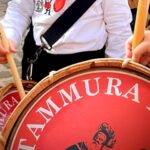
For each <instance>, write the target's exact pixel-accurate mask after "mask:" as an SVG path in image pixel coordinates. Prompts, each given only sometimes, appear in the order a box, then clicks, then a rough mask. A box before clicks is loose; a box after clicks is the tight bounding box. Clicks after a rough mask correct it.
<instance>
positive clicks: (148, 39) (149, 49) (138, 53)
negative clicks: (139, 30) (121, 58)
mask: <svg viewBox="0 0 150 150" xmlns="http://www.w3.org/2000/svg"><path fill="white" fill-rule="evenodd" d="M132 40H133V36H131V37H130V38H129V39H128V40H127V41H126V44H125V47H126V57H127V58H132V60H133V61H135V62H138V63H141V64H142V65H148V66H149V64H150V31H149V30H145V33H144V38H143V41H142V42H141V43H140V44H139V45H138V46H137V47H136V48H135V49H134V50H132Z"/></svg>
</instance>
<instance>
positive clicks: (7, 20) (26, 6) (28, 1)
mask: <svg viewBox="0 0 150 150" xmlns="http://www.w3.org/2000/svg"><path fill="white" fill-rule="evenodd" d="M33 10H34V0H11V1H10V2H9V3H8V7H7V11H6V14H5V16H4V19H3V20H2V24H3V26H4V30H5V33H6V36H7V38H9V39H11V40H13V41H14V42H15V44H16V46H19V45H20V43H21V41H22V37H23V35H24V33H25V31H26V29H27V27H28V26H29V24H30V22H31V19H30V18H31V16H32V14H33Z"/></svg>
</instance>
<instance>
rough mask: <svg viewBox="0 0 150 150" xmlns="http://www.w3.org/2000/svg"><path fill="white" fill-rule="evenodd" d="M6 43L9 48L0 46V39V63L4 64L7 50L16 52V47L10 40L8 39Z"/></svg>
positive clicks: (0, 43) (0, 44)
mask: <svg viewBox="0 0 150 150" xmlns="http://www.w3.org/2000/svg"><path fill="white" fill-rule="evenodd" d="M8 44H9V50H8V49H5V48H4V47H3V46H2V42H1V41H0V64H6V63H7V58H6V54H7V53H9V52H12V53H15V52H16V47H15V44H14V42H13V41H12V40H8Z"/></svg>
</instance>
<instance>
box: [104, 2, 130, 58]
mask: <svg viewBox="0 0 150 150" xmlns="http://www.w3.org/2000/svg"><path fill="white" fill-rule="evenodd" d="M103 9H104V20H105V23H106V30H107V34H108V38H107V43H106V52H105V54H106V56H105V57H109V58H110V57H111V58H123V57H124V56H125V42H126V40H127V39H128V38H129V37H130V36H131V34H132V31H131V27H130V23H131V20H132V14H131V11H130V8H129V5H128V1H127V0H104V1H103Z"/></svg>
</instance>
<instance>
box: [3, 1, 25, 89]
mask: <svg viewBox="0 0 150 150" xmlns="http://www.w3.org/2000/svg"><path fill="white" fill-rule="evenodd" d="M8 1H9V0H0V20H1V19H2V18H3V16H4V15H5V11H6V7H7V4H8ZM13 57H14V60H15V63H16V66H17V69H18V71H19V74H21V58H22V51H21V48H20V49H19V50H17V54H14V55H13ZM12 82H13V77H12V75H11V71H10V68H9V66H8V65H2V64H0V87H4V86H6V85H7V84H9V83H12Z"/></svg>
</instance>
